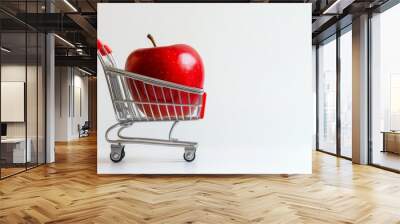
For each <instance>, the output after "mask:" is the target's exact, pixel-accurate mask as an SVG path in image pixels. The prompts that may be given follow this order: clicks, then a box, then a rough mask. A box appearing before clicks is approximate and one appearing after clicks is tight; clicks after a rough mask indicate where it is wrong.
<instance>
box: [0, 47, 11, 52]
mask: <svg viewBox="0 0 400 224" xmlns="http://www.w3.org/2000/svg"><path fill="white" fill-rule="evenodd" d="M0 49H1V51H4V52H6V53H10V52H11V50H9V49H7V48H5V47H1V48H0Z"/></svg>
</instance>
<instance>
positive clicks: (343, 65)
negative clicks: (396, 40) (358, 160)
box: [340, 27, 353, 158]
mask: <svg viewBox="0 0 400 224" xmlns="http://www.w3.org/2000/svg"><path fill="white" fill-rule="evenodd" d="M344 32H345V31H344ZM352 74H353V71H352V33H351V27H349V31H347V32H345V33H343V34H342V35H341V36H340V155H341V156H344V157H348V158H351V157H352V148H351V141H352V125H351V124H352V96H353V95H352Z"/></svg>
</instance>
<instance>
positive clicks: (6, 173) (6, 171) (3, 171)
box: [1, 167, 25, 178]
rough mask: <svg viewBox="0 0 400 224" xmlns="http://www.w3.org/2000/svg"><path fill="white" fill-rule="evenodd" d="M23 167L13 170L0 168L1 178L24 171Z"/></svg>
mask: <svg viewBox="0 0 400 224" xmlns="http://www.w3.org/2000/svg"><path fill="white" fill-rule="evenodd" d="M24 170H25V167H15V168H1V178H4V177H7V176H10V175H13V174H15V173H18V172H21V171H24Z"/></svg>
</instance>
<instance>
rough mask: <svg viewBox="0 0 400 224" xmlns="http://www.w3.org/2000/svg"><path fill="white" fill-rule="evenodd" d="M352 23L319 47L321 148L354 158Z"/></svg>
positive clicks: (318, 130)
mask: <svg viewBox="0 0 400 224" xmlns="http://www.w3.org/2000/svg"><path fill="white" fill-rule="evenodd" d="M351 48H352V35H351V26H348V27H346V28H344V29H343V30H341V31H339V32H337V34H336V35H334V36H331V37H330V38H328V39H326V40H325V41H323V42H321V43H320V44H319V45H318V47H317V116H318V117H317V150H319V151H323V152H326V153H329V154H333V155H337V156H341V157H344V158H347V159H350V158H351V154H352V149H351V141H352V137H351V134H352V125H351V123H352V101H351V98H352V82H351V81H352V66H351V65H352V50H351Z"/></svg>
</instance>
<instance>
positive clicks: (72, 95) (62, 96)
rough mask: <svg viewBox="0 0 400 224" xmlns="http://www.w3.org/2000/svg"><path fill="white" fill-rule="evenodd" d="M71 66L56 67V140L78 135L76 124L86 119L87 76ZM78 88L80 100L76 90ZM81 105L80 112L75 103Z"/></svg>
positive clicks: (75, 137) (64, 139)
mask: <svg viewBox="0 0 400 224" xmlns="http://www.w3.org/2000/svg"><path fill="white" fill-rule="evenodd" d="M83 75H84V74H83V73H81V72H80V71H79V70H77V69H75V68H72V67H56V81H55V85H56V88H55V89H56V91H55V123H56V127H55V130H56V134H55V140H56V141H69V140H73V139H77V138H78V137H79V133H78V124H80V125H82V124H83V123H84V122H85V121H87V120H88V78H87V77H86V76H83ZM79 90H80V95H81V97H80V100H81V103H79V102H78V101H77V100H79V97H78V98H77V97H76V96H78V95H79V93H78V91H79ZM77 104H78V105H79V104H80V105H82V108H81V109H82V113H79V108H77V107H76V105H77ZM74 110H75V111H74Z"/></svg>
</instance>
